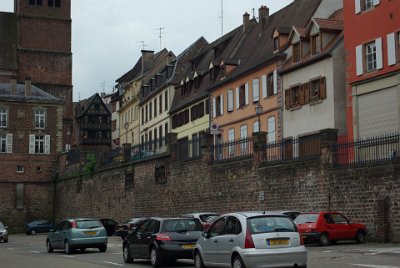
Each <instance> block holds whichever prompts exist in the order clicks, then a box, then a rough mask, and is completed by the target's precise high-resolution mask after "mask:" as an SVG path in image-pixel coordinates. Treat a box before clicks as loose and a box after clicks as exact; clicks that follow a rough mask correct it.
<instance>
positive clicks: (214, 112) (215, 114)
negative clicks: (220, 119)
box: [213, 97, 217, 118]
mask: <svg viewBox="0 0 400 268" xmlns="http://www.w3.org/2000/svg"><path fill="white" fill-rule="evenodd" d="M213 117H214V118H215V117H217V103H216V100H215V97H213Z"/></svg>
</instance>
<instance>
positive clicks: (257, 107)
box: [255, 103, 264, 132]
mask: <svg viewBox="0 0 400 268" xmlns="http://www.w3.org/2000/svg"><path fill="white" fill-rule="evenodd" d="M255 110H256V114H257V116H258V132H261V120H260V115H261V114H262V113H263V111H264V108H263V107H262V105H261V103H257V106H256V108H255Z"/></svg>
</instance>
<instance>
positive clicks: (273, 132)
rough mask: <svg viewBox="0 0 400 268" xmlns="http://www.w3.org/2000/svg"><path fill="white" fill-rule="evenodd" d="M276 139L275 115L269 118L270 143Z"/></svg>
mask: <svg viewBox="0 0 400 268" xmlns="http://www.w3.org/2000/svg"><path fill="white" fill-rule="evenodd" d="M275 141H276V125H275V117H273V116H272V117H270V118H268V140H267V142H268V143H272V142H275Z"/></svg>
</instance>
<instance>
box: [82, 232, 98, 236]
mask: <svg viewBox="0 0 400 268" xmlns="http://www.w3.org/2000/svg"><path fill="white" fill-rule="evenodd" d="M84 233H85V235H96V234H97V232H84Z"/></svg>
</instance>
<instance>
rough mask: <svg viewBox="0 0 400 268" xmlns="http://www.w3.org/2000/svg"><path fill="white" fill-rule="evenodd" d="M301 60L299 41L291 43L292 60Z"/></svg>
mask: <svg viewBox="0 0 400 268" xmlns="http://www.w3.org/2000/svg"><path fill="white" fill-rule="evenodd" d="M300 60H301V46H300V43H296V44H293V62H299V61H300Z"/></svg>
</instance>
